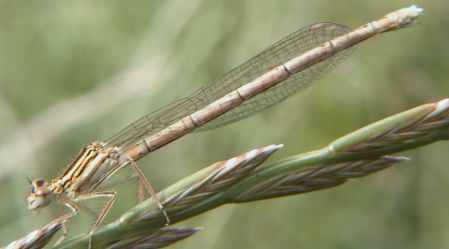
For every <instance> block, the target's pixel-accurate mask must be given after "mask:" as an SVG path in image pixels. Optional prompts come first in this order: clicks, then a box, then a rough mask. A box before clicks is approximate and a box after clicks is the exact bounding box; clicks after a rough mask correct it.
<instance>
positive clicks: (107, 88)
mask: <svg viewBox="0 0 449 249" xmlns="http://www.w3.org/2000/svg"><path fill="white" fill-rule="evenodd" d="M411 4H418V5H419V6H421V7H423V8H424V9H425V12H424V15H423V17H422V18H421V19H420V21H419V23H418V25H415V26H414V27H412V28H408V29H405V30H401V31H399V32H394V33H389V34H385V35H382V36H380V37H376V38H375V39H371V40H369V41H368V42H364V43H362V45H361V46H359V47H358V48H357V49H356V50H355V53H354V54H353V55H352V56H351V58H350V59H349V60H348V61H347V62H346V63H344V64H343V65H342V66H339V67H338V68H337V70H334V71H333V72H332V73H330V74H328V75H326V77H324V78H323V79H322V80H320V81H318V82H316V84H315V85H314V86H313V87H312V88H310V89H308V90H307V91H305V92H303V93H301V94H299V95H296V96H295V97H293V98H291V99H289V100H288V101H286V102H284V103H282V104H280V105H277V106H276V107H274V108H271V109H270V110H268V111H265V112H263V113H262V114H260V115H257V116H255V117H252V118H250V119H246V120H244V121H241V122H238V123H237V124H233V125H229V126H226V127H224V128H220V129H216V130H213V131H210V132H203V133H197V134H194V135H190V136H187V137H186V138H183V139H181V140H180V141H177V142H176V143H173V144H171V145H170V146H167V147H165V148H163V149H161V150H159V151H158V152H157V153H154V154H151V155H149V156H147V157H146V158H145V159H144V160H142V161H141V162H140V164H141V166H142V167H143V168H144V170H145V171H146V174H147V176H148V177H149V179H150V180H151V181H152V182H153V183H154V184H155V186H157V188H158V189H161V188H163V187H164V186H167V185H169V184H170V183H173V182H175V181H176V180H178V179H180V178H182V177H183V176H186V175H188V174H190V173H193V172H195V171H196V170H199V169H200V168H202V167H205V166H207V165H209V164H211V163H213V162H215V161H218V160H223V159H226V158H230V157H232V156H233V155H237V154H239V153H241V152H244V151H247V150H250V149H252V148H255V147H259V146H263V145H267V144H271V143H283V144H285V145H286V146H285V148H284V149H282V150H281V151H280V152H278V153H277V154H276V155H275V156H274V160H276V159H280V158H283V157H286V156H289V155H293V154H297V153H300V152H305V151H308V150H312V149H316V148H319V147H321V146H323V145H325V144H326V143H328V142H330V141H332V140H333V139H335V138H337V137H339V136H342V135H344V134H345V133H347V132H350V131H352V130H354V129H357V128H359V127H361V126H363V125H366V124H368V123H371V122H374V121H376V120H378V119H381V118H383V117H386V116H388V115H391V114H394V113H397V112H400V111H403V110H406V109H409V108H412V107H414V106H416V105H420V104H424V103H427V102H431V101H437V100H439V99H442V98H446V97H448V95H449V94H448V90H449V87H448V84H447V81H448V77H449V76H448V73H447V66H446V65H447V61H448V58H449V50H448V49H447V46H446V45H447V41H448V40H449V32H447V27H448V25H449V3H448V2H447V1H446V0H427V1H416V2H409V1H399V0H395V1H393V0H391V1H360V0H354V1H331V0H319V1H301V0H283V1H274V0H273V1H261V0H238V1H237V0H226V1H224V0H221V1H205V0H189V1H181V0H177V1H118V0H117V1H106V0H103V1H0V54H1V56H0V120H1V126H0V158H1V163H0V245H5V244H7V243H8V242H10V241H12V240H14V239H16V238H18V237H19V236H21V235H24V234H26V233H27V232H30V231H31V230H32V229H35V228H37V227H39V226H40V225H43V224H46V223H47V222H49V221H50V220H51V219H52V217H56V216H57V215H58V214H59V213H60V212H61V210H60V209H59V208H50V209H49V210H45V211H42V212H41V213H40V214H39V215H33V214H32V213H30V212H29V211H28V210H26V206H25V201H24V199H25V196H26V194H27V193H28V191H29V185H28V184H27V181H26V177H27V176H30V177H32V178H34V177H46V178H49V177H53V176H55V175H56V174H58V173H61V171H62V170H63V168H64V166H65V164H66V163H67V162H68V161H69V160H70V159H71V158H72V157H73V156H74V155H75V154H76V153H77V152H78V150H79V149H80V148H81V147H83V146H84V145H86V144H87V143H89V142H91V141H92V140H96V139H100V140H101V139H105V138H108V137H109V136H111V135H112V134H114V133H115V132H117V131H118V130H119V129H120V128H122V127H124V126H125V125H126V124H128V123H130V122H131V121H134V120H135V119H136V118H138V117H140V116H142V115H143V114H145V113H148V112H150V111H152V110H154V109H156V108H157V107H159V106H161V105H164V104H167V103H169V102H171V101H173V100H174V99H175V98H177V97H182V96H185V95H186V94H188V93H190V92H193V90H195V89H197V88H198V87H200V86H202V85H204V84H206V83H207V82H209V81H211V80H213V79H216V78H219V77H220V75H222V74H223V73H225V72H226V71H227V70H229V69H231V68H232V67H234V66H236V65H238V64H240V63H241V62H243V61H244V60H245V59H248V58H250V57H251V56H253V55H255V54H256V53H257V52H259V51H261V50H262V49H264V48H265V47H267V46H269V45H270V44H271V43H273V42H275V41H276V40H278V39H280V38H281V37H283V36H284V35H286V34H288V33H290V32H293V31H295V30H296V29H298V28H300V27H303V26H305V25H308V24H311V23H314V22H320V21H332V22H337V23H341V24H345V25H348V26H351V27H357V26H359V25H362V24H365V23H366V22H368V21H371V20H375V19H377V18H380V17H381V16H383V15H384V14H386V13H388V12H391V11H393V10H396V9H398V8H402V7H406V6H409V5H411ZM447 150H448V145H447V144H444V143H440V144H434V145H430V146H427V147H425V148H421V149H417V150H414V151H410V152H408V153H404V155H407V156H409V157H411V158H412V159H413V161H411V162H408V163H404V164H402V165H400V166H398V167H395V168H392V169H389V170H386V171H384V172H380V173H378V174H376V175H373V176H370V177H367V178H362V179H359V180H355V181H352V182H350V183H348V184H345V185H343V186H341V187H338V188H335V189H331V190H327V191H321V192H316V193H311V194H306V195H302V196H293V197H289V198H282V199H274V200H270V201H264V202H257V203H252V204H245V205H238V206H236V205H232V206H226V207H221V208H219V209H216V210H214V211H212V212H209V213H207V214H205V215H202V216H200V217H197V218H195V219H192V220H189V221H188V222H186V224H185V225H189V226H202V227H204V228H205V229H204V230H203V231H202V232H200V233H199V234H197V235H195V236H194V237H192V238H190V239H188V240H186V241H183V242H181V243H179V244H177V245H176V246H174V248H231V246H233V247H237V248H303V249H305V248H321V249H325V248H346V249H349V248H358V249H359V248H364V249H368V248H448V247H449V236H447V234H448V233H449V211H448V208H447V207H448V206H449V201H448V200H447V199H446V196H447V193H448V188H449V167H447V164H448V163H447V162H448V161H449V153H447ZM272 160H273V159H272ZM125 191H127V190H125ZM130 193H131V191H130ZM134 201H135V198H134V195H133V194H130V195H121V197H120V200H119V203H118V204H117V206H116V207H115V208H114V211H113V213H112V214H111V217H110V219H113V218H114V217H117V215H119V214H120V213H121V212H123V211H124V210H126V208H127V207H129V206H130V205H132V204H133V203H134ZM90 222H92V220H89V219H88V217H87V216H80V217H78V218H76V219H75V220H74V221H73V222H72V223H71V224H70V227H69V228H70V231H71V234H75V233H80V232H84V231H87V229H88V225H89V223H90Z"/></svg>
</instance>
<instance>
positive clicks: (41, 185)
mask: <svg viewBox="0 0 449 249" xmlns="http://www.w3.org/2000/svg"><path fill="white" fill-rule="evenodd" d="M50 194H51V192H50V190H49V189H48V183H47V181H45V180H43V179H36V180H33V181H31V193H30V194H29V195H28V197H27V202H28V209H29V210H36V209H39V208H41V207H45V206H48V204H50Z"/></svg>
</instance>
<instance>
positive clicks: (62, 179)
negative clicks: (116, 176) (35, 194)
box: [49, 141, 124, 198]
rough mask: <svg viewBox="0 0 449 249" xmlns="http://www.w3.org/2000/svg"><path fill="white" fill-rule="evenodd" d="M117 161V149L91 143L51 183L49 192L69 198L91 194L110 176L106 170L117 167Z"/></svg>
mask: <svg viewBox="0 0 449 249" xmlns="http://www.w3.org/2000/svg"><path fill="white" fill-rule="evenodd" d="M119 159H120V151H119V148H118V147H105V143H102V142H98V141H96V142H93V143H91V144H89V145H88V146H86V147H85V148H83V149H82V150H81V151H80V152H79V154H78V155H77V156H76V157H75V158H74V159H73V161H72V162H71V163H70V164H69V165H68V166H67V168H66V170H65V171H64V173H63V174H62V175H61V176H59V177H56V178H54V179H53V180H52V181H51V183H50V185H49V190H50V191H52V192H53V193H54V194H66V195H67V196H69V197H70V198H75V197H76V196H77V195H79V194H82V193H87V192H92V191H94V190H95V189H96V188H97V187H98V186H100V185H101V184H102V183H103V182H104V181H105V180H106V178H105V177H106V176H108V175H110V174H107V173H108V172H107V171H108V170H109V171H111V170H113V169H114V168H117V167H118V166H119V164H120V162H119ZM122 163H124V162H122Z"/></svg>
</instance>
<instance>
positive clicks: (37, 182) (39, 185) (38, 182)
mask: <svg viewBox="0 0 449 249" xmlns="http://www.w3.org/2000/svg"><path fill="white" fill-rule="evenodd" d="M44 183H45V181H44V180H43V179H38V180H36V186H38V187H41V186H42V185H44Z"/></svg>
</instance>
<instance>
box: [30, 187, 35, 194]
mask: <svg viewBox="0 0 449 249" xmlns="http://www.w3.org/2000/svg"><path fill="white" fill-rule="evenodd" d="M31 193H33V194H34V193H36V188H35V187H34V186H32V187H31Z"/></svg>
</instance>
